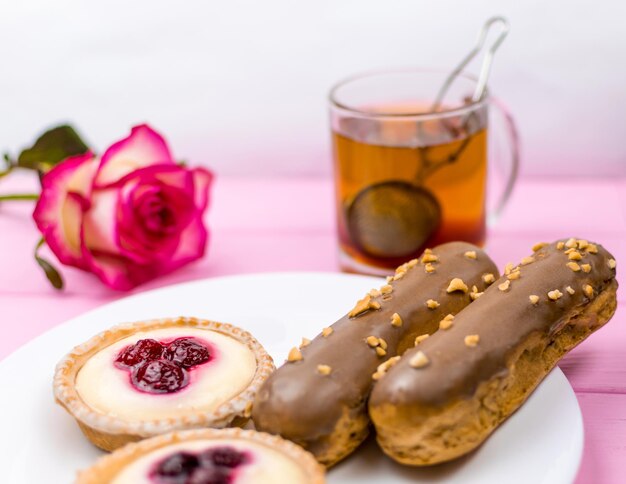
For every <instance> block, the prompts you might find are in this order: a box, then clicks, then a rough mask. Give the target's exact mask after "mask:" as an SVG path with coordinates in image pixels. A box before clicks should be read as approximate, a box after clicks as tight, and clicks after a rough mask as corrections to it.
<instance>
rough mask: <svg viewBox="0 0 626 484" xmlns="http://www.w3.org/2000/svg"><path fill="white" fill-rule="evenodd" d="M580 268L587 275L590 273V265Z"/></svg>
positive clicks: (583, 265)
mask: <svg viewBox="0 0 626 484" xmlns="http://www.w3.org/2000/svg"><path fill="white" fill-rule="evenodd" d="M580 268H581V269H582V270H583V272H586V273H587V274H589V273H590V272H591V264H580Z"/></svg>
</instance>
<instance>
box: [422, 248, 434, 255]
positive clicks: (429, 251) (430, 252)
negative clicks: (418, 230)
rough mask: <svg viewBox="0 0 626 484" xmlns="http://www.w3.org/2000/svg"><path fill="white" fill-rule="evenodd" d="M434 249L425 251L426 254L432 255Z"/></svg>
mask: <svg viewBox="0 0 626 484" xmlns="http://www.w3.org/2000/svg"><path fill="white" fill-rule="evenodd" d="M432 253H433V249H424V254H432Z"/></svg>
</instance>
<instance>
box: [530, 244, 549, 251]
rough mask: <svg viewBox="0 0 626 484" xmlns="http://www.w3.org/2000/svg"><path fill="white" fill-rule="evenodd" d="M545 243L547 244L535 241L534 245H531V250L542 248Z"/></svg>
mask: <svg viewBox="0 0 626 484" xmlns="http://www.w3.org/2000/svg"><path fill="white" fill-rule="evenodd" d="M546 245H548V243H547V242H537V243H536V244H535V245H533V252H537V251H538V250H541V249H543V248H544V247H545V246H546Z"/></svg>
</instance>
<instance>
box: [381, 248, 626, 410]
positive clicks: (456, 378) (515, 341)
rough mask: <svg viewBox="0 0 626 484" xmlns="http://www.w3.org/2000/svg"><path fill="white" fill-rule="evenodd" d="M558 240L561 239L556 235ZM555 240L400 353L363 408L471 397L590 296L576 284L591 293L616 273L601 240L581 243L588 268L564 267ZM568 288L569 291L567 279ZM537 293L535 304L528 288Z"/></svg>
mask: <svg viewBox="0 0 626 484" xmlns="http://www.w3.org/2000/svg"><path fill="white" fill-rule="evenodd" d="M562 242H565V241H562ZM556 244H557V243H556V242H555V243H554V244H551V245H549V246H546V247H544V248H542V249H540V250H539V251H537V252H535V253H534V254H533V257H534V259H535V261H534V262H531V263H530V264H527V265H522V266H520V278H519V279H515V280H511V282H510V287H509V289H508V290H507V291H504V292H503V291H501V290H499V288H498V285H499V284H501V283H503V282H504V281H506V280H507V276H506V275H505V276H502V278H501V279H499V280H498V281H496V282H495V283H494V284H493V285H492V286H491V287H489V288H488V289H487V290H486V291H485V294H484V295H483V296H482V297H480V298H479V299H478V300H477V301H475V302H474V303H473V304H471V305H470V306H469V307H467V308H466V309H464V310H463V311H461V313H460V314H459V315H458V316H457V317H456V318H455V319H454V325H453V326H452V327H451V328H450V329H448V330H445V331H439V332H437V333H436V334H435V335H433V336H432V337H431V338H428V339H427V340H425V341H423V342H422V343H420V344H419V345H418V347H416V348H414V349H411V350H409V351H407V352H406V353H405V354H404V356H403V358H402V359H401V360H400V361H399V362H398V363H397V364H396V365H395V366H393V368H391V369H390V370H389V371H388V372H387V374H386V375H385V376H384V377H383V378H382V379H381V380H380V381H379V382H378V383H377V384H376V387H375V388H374V390H373V391H372V394H371V399H370V402H369V405H370V408H374V407H377V406H379V405H384V404H388V405H393V406H403V407H408V408H410V407H411V406H412V405H415V406H420V408H424V406H431V407H433V406H434V407H438V406H444V405H446V404H450V403H451V402H452V401H454V400H455V399H457V398H464V397H471V396H472V395H473V394H474V392H475V391H476V389H477V387H478V385H479V384H480V383H482V382H485V381H487V380H489V379H491V378H492V377H494V376H497V375H499V374H506V372H507V371H508V369H507V362H508V361H509V360H510V357H511V355H512V354H514V352H515V351H516V348H518V347H519V346H520V344H522V343H523V342H524V341H525V340H526V339H527V338H528V337H530V336H532V335H533V334H534V333H536V332H540V333H541V334H554V333H555V332H558V331H559V329H560V328H561V327H562V326H563V324H565V323H566V322H567V320H568V319H570V318H571V316H572V314H573V313H575V311H576V310H577V309H581V308H582V307H584V306H585V305H586V304H587V303H588V302H589V301H590V298H589V296H588V295H586V294H585V291H584V289H583V287H584V286H585V285H586V284H589V285H590V286H591V287H593V290H594V295H593V296H592V298H593V297H595V296H596V295H597V294H598V293H599V292H601V291H602V290H603V289H604V288H605V287H606V286H607V284H608V283H610V282H611V280H613V279H614V278H615V269H611V268H610V267H609V259H613V257H612V256H611V254H609V252H607V251H606V250H605V249H604V248H602V247H601V246H599V245H598V246H597V249H598V253H597V254H591V253H588V252H586V251H585V250H580V251H579V252H580V253H581V255H582V256H583V257H582V260H577V261H575V262H576V263H577V264H579V265H582V264H590V265H591V271H590V272H589V273H586V272H584V271H583V270H580V271H577V272H574V271H573V270H572V269H570V268H569V267H567V265H566V264H567V263H568V262H571V261H570V260H568V255H567V254H566V253H565V251H566V250H567V248H563V249H560V250H559V249H557V248H556ZM568 286H570V287H571V288H572V289H574V291H575V293H574V294H570V293H569V292H568V291H567V289H566V288H567V287H568ZM555 289H558V290H559V291H560V292H561V293H562V296H561V297H560V298H559V299H557V300H556V301H554V300H551V299H550V298H549V297H548V292H550V291H553V290H555ZM533 294H534V295H537V296H539V301H538V302H537V304H536V305H534V304H532V302H531V301H530V299H529V296H530V295H533ZM471 334H477V335H479V338H480V340H479V342H478V344H477V346H475V347H468V346H466V345H465V343H464V338H465V336H466V335H471ZM417 351H422V352H423V353H424V354H425V355H426V356H427V358H428V359H429V364H428V365H426V366H425V367H423V368H412V367H411V366H410V359H411V356H413V355H414V354H415V353H416V352H417Z"/></svg>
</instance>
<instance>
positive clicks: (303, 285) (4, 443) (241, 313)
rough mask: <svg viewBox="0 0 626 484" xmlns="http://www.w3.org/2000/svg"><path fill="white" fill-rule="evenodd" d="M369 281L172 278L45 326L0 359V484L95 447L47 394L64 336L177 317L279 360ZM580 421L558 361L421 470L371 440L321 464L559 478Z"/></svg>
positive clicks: (415, 477) (75, 461) (407, 478)
mask: <svg viewBox="0 0 626 484" xmlns="http://www.w3.org/2000/svg"><path fill="white" fill-rule="evenodd" d="M379 285H380V280H379V279H375V278H371V277H359V276H349V275H342V274H320V273H286V274H259V275H246V276H236V277H225V278H220V279H210V280H204V281H197V282H191V283H186V284H179V285H175V286H171V287H166V288H161V289H158V290H155V291H151V292H146V293H142V294H138V295H136V296H132V297H129V298H126V299H122V300H120V301H117V302H114V303H112V304H108V305H106V306H103V307H101V308H98V309H96V310H93V311H91V312H89V313H87V314H84V315H82V316H80V317H78V318H74V319H72V320H71V321H68V322H67V323H65V324H63V325H61V326H59V327H57V328H55V329H53V330H51V331H49V332H47V333H45V334H44V335H42V336H40V337H39V338H37V339H35V340H34V341H32V342H30V343H29V344H27V345H25V346H24V347H22V348H21V349H19V350H18V351H16V352H15V353H13V354H12V355H11V356H9V357H8V358H7V359H5V360H4V361H2V362H1V363H0V382H2V385H1V387H0V388H1V390H0V392H1V393H0V395H2V412H0V469H2V474H3V476H2V482H3V483H4V484H18V483H24V484H26V483H28V484H30V483H35V482H54V483H66V482H71V481H72V479H73V476H74V474H75V472H76V470H77V469H81V468H85V467H88V466H89V465H91V464H92V463H93V462H94V460H95V459H96V458H97V457H98V456H99V455H101V452H100V451H99V450H97V449H96V448H94V447H93V446H91V445H90V444H89V443H88V442H87V441H86V440H85V438H84V437H83V436H82V434H81V433H80V431H79V430H78V427H77V426H76V424H75V423H74V421H73V420H72V418H71V417H70V416H69V415H67V414H66V413H65V411H64V410H62V409H61V408H60V407H59V406H57V405H55V404H54V402H53V399H52V388H51V381H52V374H53V369H54V365H55V364H56V362H57V361H58V360H59V359H60V358H61V357H62V356H63V355H64V354H65V353H66V352H67V351H69V350H70V349H71V348H72V347H73V346H74V345H76V344H78V343H81V342H83V341H84V340H86V339H88V338H89V337H91V336H92V335H94V334H95V333H97V332H99V331H101V330H103V329H105V328H108V327H109V326H112V325H114V324H116V323H120V322H124V321H135V320H140V319H147V318H153V317H165V316H178V315H189V316H198V317H205V318H210V319H214V320H217V321H224V322H230V323H233V324H236V325H238V326H242V327H243V328H246V329H248V330H249V331H251V332H252V333H253V334H254V335H255V336H256V337H257V338H258V339H259V340H260V341H261V343H262V344H263V345H265V347H266V348H267V350H268V351H269V352H270V353H271V354H272V356H274V358H275V359H276V362H277V363H279V364H280V362H282V361H283V359H284V357H285V355H286V354H287V352H288V350H289V348H290V347H291V346H293V345H294V344H295V343H296V342H298V341H300V338H301V337H302V336H308V337H312V336H314V335H315V334H317V333H318V332H319V330H320V329H321V328H322V327H323V326H326V325H328V324H330V323H332V322H333V321H335V320H336V319H337V318H338V317H339V316H341V315H342V314H344V313H345V311H346V310H347V309H348V308H349V307H350V306H351V303H352V302H353V301H356V300H357V298H358V297H360V296H362V294H363V293H364V291H367V290H369V289H370V288H372V287H378V286H379ZM582 446H583V426H582V418H581V414H580V409H579V407H578V402H577V400H576V396H575V395H574V392H573V391H572V388H571V387H570V385H569V383H568V381H567V379H566V378H565V376H564V375H563V373H561V371H560V370H559V369H556V370H554V371H553V372H552V373H551V374H550V375H549V376H548V377H547V378H546V380H545V381H544V382H543V383H542V384H541V386H540V387H539V388H538V389H537V391H536V392H535V393H534V394H533V395H532V396H531V398H529V400H528V402H527V403H526V404H525V405H524V406H523V407H522V409H521V410H520V411H518V412H517V413H516V414H515V415H514V416H513V417H511V418H510V419H509V420H508V421H507V422H506V423H505V424H504V425H502V427H501V428H500V429H499V430H498V431H496V432H495V434H494V435H493V436H492V437H491V438H490V439H489V440H488V441H487V442H486V443H485V445H483V446H482V447H481V448H480V449H479V450H478V451H477V452H474V453H473V454H471V455H470V456H468V457H465V458H463V459H461V460H459V461H457V462H454V463H450V464H446V465H442V466H438V467H435V468H432V469H414V468H408V467H402V466H399V465H397V464H394V463H393V462H392V461H390V460H389V459H388V458H386V457H385V456H384V455H383V454H382V453H381V452H380V451H378V449H377V447H376V443H375V442H374V441H373V439H370V441H369V442H368V443H367V444H366V445H365V446H364V447H363V448H361V449H360V450H359V451H358V452H357V453H356V454H355V455H353V456H352V457H351V458H349V459H348V460H347V461H345V462H344V463H342V464H340V465H338V466H337V467H336V468H334V469H332V470H331V471H330V472H329V475H328V482H329V484H334V483H359V484H367V483H381V482H384V483H390V484H391V483H398V484H399V483H408V482H410V483H416V482H443V481H445V482H463V483H474V482H476V483H481V484H488V483H501V482H507V483H514V482H519V483H529V482H533V483H540V482H541V483H550V484H556V483H571V482H572V481H573V480H574V478H575V476H576V472H577V470H578V465H579V463H580V458H581V453H582Z"/></svg>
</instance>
